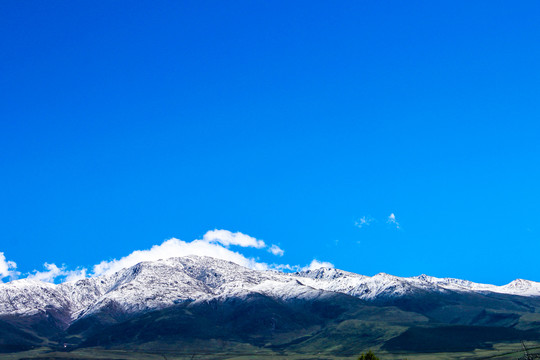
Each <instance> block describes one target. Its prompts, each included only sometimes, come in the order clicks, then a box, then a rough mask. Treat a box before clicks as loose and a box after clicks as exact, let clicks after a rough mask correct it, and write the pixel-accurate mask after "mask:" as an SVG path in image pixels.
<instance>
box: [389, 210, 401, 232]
mask: <svg viewBox="0 0 540 360" xmlns="http://www.w3.org/2000/svg"><path fill="white" fill-rule="evenodd" d="M386 222H387V223H388V224H391V225H393V226H395V227H396V229H399V228H400V227H399V223H398V222H397V220H396V215H395V214H394V213H391V214H390V215H389V216H388V219H387V220H386Z"/></svg>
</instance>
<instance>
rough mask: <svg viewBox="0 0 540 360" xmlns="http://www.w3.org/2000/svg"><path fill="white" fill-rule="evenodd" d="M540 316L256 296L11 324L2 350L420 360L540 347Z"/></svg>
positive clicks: (415, 298)
mask: <svg viewBox="0 0 540 360" xmlns="http://www.w3.org/2000/svg"><path fill="white" fill-rule="evenodd" d="M539 309H540V299H539V298H528V297H519V296H509V295H502V294H492V293H490V294H484V295H482V294H474V293H458V292H452V291H447V292H445V293H433V292H431V293H429V292H426V293H415V294H413V295H410V296H405V297H401V298H386V299H379V300H377V301H373V302H366V301H363V300H359V299H357V298H354V297H351V296H348V295H344V294H339V293H328V294H327V295H326V296H322V297H319V298H317V299H313V300H290V301H282V300H276V299H274V298H270V297H267V296H264V295H260V294H257V293H253V294H251V295H250V296H248V297H246V298H242V299H239V298H229V299H225V300H221V301H220V300H213V301H209V302H206V301H203V302H191V303H183V304H178V305H176V306H174V307H171V308H167V309H163V310H159V311H153V312H148V313H142V314H137V315H128V314H126V313H124V312H122V311H121V310H120V307H116V306H110V307H108V308H105V309H103V310H102V311H101V312H99V313H97V314H94V315H92V316H89V317H86V318H83V319H81V320H79V321H76V322H75V323H73V324H71V325H70V326H66V325H65V324H66V319H64V318H63V317H62V314H60V313H57V312H55V311H54V310H53V309H50V310H49V311H48V312H47V313H46V314H39V315H35V316H33V317H3V318H2V319H1V321H0V351H2V352H3V353H4V355H6V354H7V353H10V352H11V353H13V352H15V351H26V350H29V349H32V348H34V347H39V346H42V347H43V346H45V347H48V348H49V349H53V350H57V351H58V352H59V353H60V354H64V355H62V356H66V355H68V354H72V355H73V356H75V354H80V353H81V352H83V353H86V354H88V351H90V352H91V351H92V349H94V350H96V351H97V350H99V351H104V349H105V350H107V351H113V352H114V351H120V352H121V351H124V350H126V349H129V350H130V351H136V352H148V353H164V354H173V355H174V356H178V357H179V358H180V357H181V356H187V357H188V358H189V356H190V355H191V354H201V353H205V354H222V355H223V354H225V355H226V356H225V355H223V357H217V356H216V357H207V358H227V356H228V357H229V358H231V357H234V356H236V357H239V358H242V356H251V357H252V358H253V357H255V355H257V356H260V357H265V356H270V355H272V356H277V357H279V356H283V357H289V358H295V357H294V356H293V355H295V356H300V357H298V359H300V358H304V359H306V358H308V357H301V356H307V355H315V354H317V356H315V357H312V358H328V359H330V358H358V356H359V354H361V353H363V352H364V353H365V352H366V351H367V350H368V349H373V350H374V351H375V352H376V353H377V354H378V356H379V357H380V358H381V359H386V358H392V359H394V358H395V359H397V358H399V356H400V357H401V358H404V357H407V358H409V359H412V358H417V357H416V356H410V355H409V354H417V356H421V355H422V353H424V354H428V353H447V352H453V353H459V352H471V351H474V350H478V349H484V350H486V351H488V350H493V349H494V344H504V343H514V344H519V341H520V340H525V341H530V342H532V343H535V342H540V313H539V312H538V310H539ZM64 344H66V346H67V347H65V348H64ZM497 346H499V345H497ZM497 346H495V348H496V347H497ZM20 354H21V357H30V358H31V356H30V355H28V353H27V352H23V353H20ZM392 354H394V355H392ZM405 354H407V355H405ZM124 355H125V354H124ZM173 355H170V356H173ZM383 355H384V356H383ZM366 356H367V355H366ZM21 357H19V358H21ZM74 358H75V357H74ZM102 358H107V357H106V356H104V357H102ZM109 358H119V359H120V358H122V359H124V358H125V357H114V356H112V355H111V356H110V357H109ZM128 358H129V357H128ZM134 358H136V357H134ZM173 358H174V357H173ZM464 358H467V357H466V356H465V357H464ZM510 358H511V357H510ZM9 359H17V357H16V355H15V354H11V355H10V358H9Z"/></svg>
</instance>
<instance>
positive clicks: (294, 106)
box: [0, 0, 540, 284]
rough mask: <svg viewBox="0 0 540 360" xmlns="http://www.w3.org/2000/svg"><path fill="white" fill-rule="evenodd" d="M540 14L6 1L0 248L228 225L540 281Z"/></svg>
mask: <svg viewBox="0 0 540 360" xmlns="http://www.w3.org/2000/svg"><path fill="white" fill-rule="evenodd" d="M539 17H540V3H539V2H536V1H520V2H511V1H492V0H490V1H474V2H469V1H446V2H441V1H436V2H425V1H407V2H398V1H369V2H368V1H351V2H348V1H347V2H339V3H336V2H326V1H325V2H323V1H320V2H319V1H293V2H291V1H283V2H280V1H266V2H263V1H245V2H244V1H234V2H217V1H216V2H200V1H157V2H156V1H114V2H113V1H105V2H82V1H10V0H8V1H2V2H0V40H1V46H0V95H1V96H0V252H3V253H4V254H5V257H6V258H7V259H8V260H12V261H15V262H16V263H17V265H18V267H17V270H18V271H20V272H22V273H23V274H24V273H27V272H30V271H32V270H33V269H42V265H43V263H45V262H48V263H55V264H58V265H60V264H65V266H66V267H67V268H72V269H74V268H76V267H80V266H85V267H89V266H92V265H93V264H96V263H98V262H100V261H102V260H108V259H112V258H118V257H122V256H125V255H127V254H129V253H130V252H132V251H134V250H137V249H147V248H149V247H151V246H152V245H154V244H160V243H162V242H163V241H164V240H165V239H168V238H171V237H177V238H180V239H182V240H185V241H191V240H193V239H201V238H202V236H203V235H204V234H205V233H206V232H207V231H208V230H213V229H227V230H230V231H240V232H242V233H245V234H248V235H250V236H253V237H255V238H257V239H263V240H264V241H265V242H266V243H268V244H277V245H279V246H280V247H281V248H283V249H284V250H285V254H284V256H283V257H281V258H279V259H278V260H279V261H280V262H282V263H287V264H300V265H305V264H307V263H309V262H310V261H311V260H312V259H314V258H316V259H319V260H325V261H330V262H332V263H333V264H335V266H336V267H338V268H341V269H344V270H349V271H354V272H358V273H362V274H366V275H373V274H376V273H378V272H386V273H391V274H394V275H399V276H412V275H419V274H422V273H426V274H429V275H433V276H438V277H458V278H465V279H469V280H473V281H477V282H488V283H493V284H504V283H507V282H509V281H511V280H513V279H515V278H526V279H530V280H536V281H540V267H539V266H538V256H539V254H540V220H539V214H540V208H539V207H540V190H539V185H540V161H539V155H540V141H539V135H540V101H539V100H540V27H539V26H538V19H539ZM391 214H394V217H395V219H394V220H395V221H394V222H391V221H390V222H389V216H390V215H391ZM362 219H364V220H362ZM397 224H399V226H397ZM358 225H361V227H360V226H358ZM243 252H244V253H245V254H246V255H247V256H254V257H260V260H261V261H269V262H272V261H275V259H273V258H272V256H273V255H271V254H269V253H268V252H265V251H259V250H256V249H247V250H245V251H243ZM4 281H6V279H4Z"/></svg>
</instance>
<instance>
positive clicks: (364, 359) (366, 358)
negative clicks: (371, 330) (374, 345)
mask: <svg viewBox="0 0 540 360" xmlns="http://www.w3.org/2000/svg"><path fill="white" fill-rule="evenodd" d="M358 360H380V359H379V358H378V357H377V356H375V354H374V353H373V351H371V350H369V351H368V352H367V353H365V354H364V353H362V355H360V357H359V358H358Z"/></svg>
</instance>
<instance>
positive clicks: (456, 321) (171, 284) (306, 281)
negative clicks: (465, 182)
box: [0, 256, 540, 352]
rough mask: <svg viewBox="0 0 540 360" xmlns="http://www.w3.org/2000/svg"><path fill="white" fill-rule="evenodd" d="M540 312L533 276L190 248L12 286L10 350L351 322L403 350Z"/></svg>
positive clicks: (298, 331)
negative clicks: (433, 335) (297, 260)
mask: <svg viewBox="0 0 540 360" xmlns="http://www.w3.org/2000/svg"><path fill="white" fill-rule="evenodd" d="M539 308H540V283H536V282H532V281H527V280H515V281H513V282H511V283H510V284H508V285H504V286H494V285H487V284H476V283H473V282H469V281H465V280H458V279H439V278H434V277H430V276H426V275H421V276H417V277H411V278H401V277H396V276H392V275H388V274H377V275H375V276H373V277H368V276H363V275H359V274H354V273H350V272H346V271H342V270H338V269H330V268H320V269H317V270H306V271H301V272H298V273H282V272H278V271H257V270H251V269H248V268H245V267H242V266H239V265H236V264H234V263H231V262H227V261H223V260H218V259H214V258H210V257H198V256H187V257H182V258H170V259H165V260H159V261H155V262H143V263H139V264H137V265H135V266H133V267H131V268H127V269H123V270H121V271H119V272H117V273H114V274H112V275H106V276H100V277H94V278H87V279H83V280H79V281H75V282H67V283H62V284H56V285H55V284H49V283H43V282H40V281H35V280H30V279H23V280H16V281H11V282H9V283H4V284H0V351H1V350H2V349H3V350H4V351H12V350H13V349H15V350H17V349H19V350H20V349H27V348H29V347H32V346H38V345H47V346H53V347H54V346H56V345H57V344H60V343H69V344H70V346H73V347H80V346H97V345H103V344H104V343H106V344H107V345H108V346H118V347H121V346H125V344H132V346H133V343H136V344H138V345H141V344H148V343H156V342H158V343H160V344H161V345H160V346H163V343H166V344H172V345H171V346H174V344H176V345H178V344H179V343H182V344H183V346H184V347H188V348H189V347H190V346H194V345H193V344H200V341H203V342H205V345H204V346H209V345H208V343H207V342H209V341H215V339H221V341H226V343H227V344H229V345H227V346H230V344H249V346H252V347H253V346H254V347H261V346H262V347H265V348H268V349H274V350H276V349H279V351H283V350H284V349H287V350H291V351H293V350H294V351H306V350H305V349H312V348H313V349H318V347H319V346H322V345H320V344H323V343H327V342H328V341H329V340H328V339H334V337H335V336H336V334H335V333H336V331H337V332H338V333H339V332H343V331H345V330H346V332H347V331H349V332H351V333H352V334H353V335H351V336H352V338H356V340H357V341H356V343H355V344H360V345H362V344H364V343H365V344H370V346H390V347H392V346H394V348H396V347H397V348H399V347H400V346H402V343H401V342H400V341H399V337H400V336H410V334H408V333H407V331H413V330H411V329H415V330H414V331H413V335H414V336H417V337H418V336H420V338H421V337H422V336H424V335H425V334H423V333H422V331H418V330H417V329H418V327H420V328H423V327H426V326H427V327H433V326H436V327H437V328H438V329H440V328H441V326H473V327H475V326H476V327H478V326H487V327H490V328H496V329H498V330H497V331H499V330H500V329H506V330H508V329H511V331H510V333H507V332H504V331H506V330H504V331H503V330H500V331H503V333H504V334H503V335H501V334H499V335H497V336H498V337H497V339H499V338H501V337H502V339H503V340H505V341H506V340H508V341H510V340H513V339H514V338H516V339H517V338H519V339H522V338H531V337H532V338H534V339H536V337H537V332H536V331H537V328H540V317H539V316H537V315H536V314H537V309H539ZM345 323H346V324H347V326H346V327H345V328H343V326H345V325H343V324H345ZM340 326H341V327H340ZM351 326H352V327H351ZM349 327H351V328H349ZM140 329H146V330H145V331H142V332H141V330H140ZM337 329H340V330H339V331H338V330H337ZM344 329H345V330H344ZM347 329H348V330H347ZM512 331H513V332H512ZM516 332H517V333H516ZM483 333H485V331H484V332H483ZM8 334H9V335H8ZM324 334H326V335H324ZM354 334H356V335H354ZM358 334H362V335H361V338H362V339H363V340H362V341H360V342H359V341H358V336H359V335H358ZM419 334H420V335H419ZM497 334H498V333H497ZM324 336H326V338H325V339H326V340H324V341H323V340H321V339H322V338H323V337H324ZM446 336H447V335H445V334H444V331H443V334H442V335H441V338H445V337H446ZM44 338H45V339H46V340H43V339H44ZM473 338H474V336H473ZM193 339H197V341H194V340H193ZM488 340H489V339H488ZM514 340H515V339H514ZM343 341H345V340H343ZM347 341H348V340H347ZM345 342H346V341H345ZM409 343H415V342H414V341H412V342H411V341H409ZM484 343H486V340H482V341H480V340H479V341H478V342H476V343H474V344H471V345H470V346H472V347H473V348H474V347H477V346H483V344H484ZM360 345H358V346H360ZM351 346H352V345H351ZM353 348H354V346H353ZM302 349H303V350H302ZM349 349H350V347H349ZM319 350H320V349H318V350H317V351H319ZM276 351H277V350H276ZM335 351H337V352H339V351H341V350H339V347H338V348H337V350H335Z"/></svg>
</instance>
